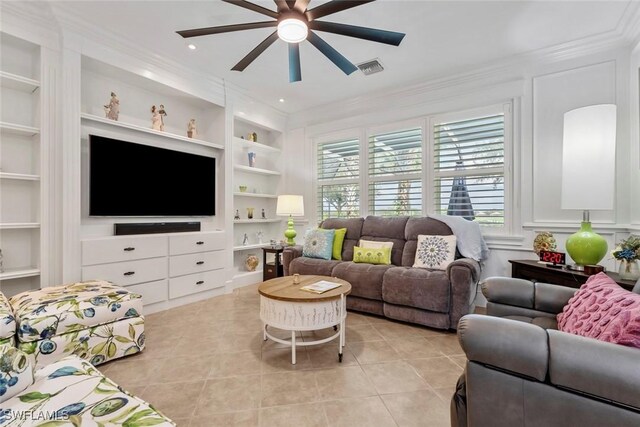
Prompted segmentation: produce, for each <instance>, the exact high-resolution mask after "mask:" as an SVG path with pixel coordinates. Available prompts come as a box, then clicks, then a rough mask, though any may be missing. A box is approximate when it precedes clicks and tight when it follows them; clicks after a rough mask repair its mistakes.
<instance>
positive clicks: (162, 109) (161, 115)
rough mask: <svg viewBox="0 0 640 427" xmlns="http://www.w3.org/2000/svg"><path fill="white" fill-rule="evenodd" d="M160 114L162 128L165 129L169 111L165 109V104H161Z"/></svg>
mask: <svg viewBox="0 0 640 427" xmlns="http://www.w3.org/2000/svg"><path fill="white" fill-rule="evenodd" d="M158 114H160V130H161V131H164V118H165V117H166V116H167V112H166V111H164V105H162V104H160V109H159V110H158Z"/></svg>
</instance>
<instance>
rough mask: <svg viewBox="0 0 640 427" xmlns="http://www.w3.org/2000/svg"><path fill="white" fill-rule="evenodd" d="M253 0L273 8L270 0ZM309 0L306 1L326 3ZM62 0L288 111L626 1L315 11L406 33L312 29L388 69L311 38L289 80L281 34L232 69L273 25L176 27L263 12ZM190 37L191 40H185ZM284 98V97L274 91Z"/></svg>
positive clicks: (425, 75)
mask: <svg viewBox="0 0 640 427" xmlns="http://www.w3.org/2000/svg"><path fill="white" fill-rule="evenodd" d="M255 2H256V3H258V4H260V5H262V6H265V7H269V8H271V9H273V10H275V4H274V3H273V2H272V1H267V0H261V1H255ZM325 2H326V1H325V0H311V3H310V7H314V6H318V5H319V4H322V3H325ZM56 3H62V4H64V3H69V4H70V5H71V10H72V11H73V12H74V13H75V14H78V15H79V16H80V17H81V18H82V19H83V20H84V21H85V22H87V23H90V24H92V25H95V26H98V27H100V28H102V29H104V30H108V31H111V32H113V33H115V34H117V35H118V36H120V37H124V38H127V39H129V40H130V41H131V42H132V43H137V44H138V45H139V46H141V47H143V48H145V49H148V50H149V51H151V52H153V53H156V54H159V55H161V56H164V57H167V58H170V59H172V60H174V61H176V62H179V63H182V64H184V65H186V66H188V67H193V68H195V69H199V70H201V71H204V72H206V73H210V74H211V75H214V76H217V77H220V78H224V79H225V80H226V81H229V82H231V83H233V84H235V85H237V86H239V87H241V88H244V89H246V90H247V91H248V93H250V94H251V95H252V96H254V97H255V98H257V99H259V100H261V101H263V102H265V103H267V104H270V105H273V106H274V107H276V108H278V109H280V110H282V111H285V112H296V111H300V110H303V109H308V108H311V107H314V106H318V105H323V104H328V103H332V102H337V101H339V100H343V99H347V98H353V97H357V96H362V95H365V94H369V93H371V92H375V91H379V90H383V89H388V88H393V87H399V86H403V85H409V84H413V83H418V82H420V81H424V80H427V79H429V78H433V77H438V76H443V75H447V74H453V73H459V72H464V71H467V70H471V69H473V67H475V66H479V65H486V64H489V63H491V62H492V61H499V60H502V59H505V58H507V57H510V56H513V55H517V54H520V53H525V52H529V51H532V50H536V49H541V48H545V47H550V46H554V45H558V44H561V43H565V42H569V41H574V40H579V39H581V38H584V37H588V36H591V35H598V34H602V33H606V32H608V31H612V30H614V29H615V28H616V27H617V25H618V24H619V22H620V20H621V19H622V17H623V16H624V14H625V13H628V10H627V8H629V7H630V3H631V2H630V1H612V0H608V1H419V0H413V1H410V0H396V1H394V0H379V1H376V2H374V3H370V4H365V5H362V6H359V7H356V8H353V9H350V10H347V11H344V12H340V13H337V14H335V15H330V16H326V17H324V18H322V20H325V21H334V22H341V23H349V24H353V25H359V26H370V27H375V28H381V29H386V30H392V31H399V32H404V33H406V34H407V36H406V37H405V39H404V40H403V42H402V44H401V45H400V46H399V47H394V46H387V45H383V44H378V43H373V42H369V41H366V40H361V39H354V38H349V37H344V36H339V35H335V34H329V33H319V34H320V35H321V36H322V37H323V38H324V39H325V40H326V41H327V42H329V43H330V44H331V45H332V46H333V47H334V48H336V49H337V50H338V51H339V52H340V53H342V54H343V55H344V56H346V57H347V58H348V59H349V60H351V62H353V63H354V64H358V63H360V62H364V61H366V60H369V59H373V58H379V59H380V61H381V62H382V64H383V65H384V66H385V68H386V69H385V71H384V72H382V73H379V74H375V75H371V76H364V75H363V74H361V73H360V72H359V71H357V72H355V73H353V74H352V75H351V76H346V75H344V74H343V73H342V72H341V71H340V70H339V69H338V68H337V67H336V66H335V65H333V63H331V62H330V61H329V60H328V59H327V58H325V57H324V56H323V55H322V54H321V53H320V52H319V51H318V50H316V49H315V48H314V47H313V46H311V45H310V44H309V43H308V42H304V43H302V44H301V48H300V52H301V61H302V82H298V83H289V79H288V77H289V76H288V56H287V47H286V43H284V42H282V41H280V40H278V41H277V42H276V43H274V44H273V45H272V46H271V47H270V48H268V49H267V50H266V51H265V52H264V53H263V54H262V55H261V56H260V57H259V58H258V59H257V60H255V61H254V62H253V63H252V64H251V65H250V66H249V67H248V68H247V69H246V70H245V71H244V72H242V73H239V72H236V71H230V69H231V67H233V66H234V65H235V64H236V63H237V62H238V61H239V60H240V59H242V58H243V57H244V56H245V55H246V54H247V53H248V52H249V51H251V49H253V48H254V47H255V46H256V45H257V44H258V43H260V42H261V41H262V40H263V39H264V38H266V37H267V36H268V35H269V34H270V33H271V32H272V31H274V29H273V28H264V29H257V30H248V31H242V32H235V33H227V34H218V35H212V36H204V37H198V38H192V39H189V40H185V39H183V38H182V37H180V36H179V35H177V34H176V33H175V31H176V30H184V29H191V28H200V27H209V26H217V25H228V24H236V23H244V22H254V21H266V20H270V18H269V17H267V16H264V15H261V14H258V13H255V12H252V11H249V10H245V9H242V8H240V7H237V6H234V5H231V4H227V3H222V2H220V1H217V0H209V1H155V2H150V1H85V2H64V1H63V2H56ZM189 43H194V44H195V45H196V46H197V50H195V51H192V50H189V49H187V47H186V46H187V44H189ZM280 98H284V99H285V100H286V101H285V103H280V102H278V100H279V99H280Z"/></svg>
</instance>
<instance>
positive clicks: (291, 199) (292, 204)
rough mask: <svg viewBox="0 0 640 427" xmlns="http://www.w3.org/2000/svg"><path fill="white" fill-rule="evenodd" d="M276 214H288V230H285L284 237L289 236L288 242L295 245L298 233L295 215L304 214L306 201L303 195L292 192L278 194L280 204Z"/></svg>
mask: <svg viewBox="0 0 640 427" xmlns="http://www.w3.org/2000/svg"><path fill="white" fill-rule="evenodd" d="M276 215H278V216H288V217H289V221H288V222H287V230H286V231H285V232H284V237H286V238H287V244H288V245H290V246H293V245H295V244H296V242H295V240H294V239H295V237H296V235H297V234H298V233H296V230H294V229H293V217H294V216H304V201H303V199H302V196H296V195H292V194H284V195H282V196H278V205H277V206H276Z"/></svg>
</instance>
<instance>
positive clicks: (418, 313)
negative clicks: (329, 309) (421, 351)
mask: <svg viewBox="0 0 640 427" xmlns="http://www.w3.org/2000/svg"><path fill="white" fill-rule="evenodd" d="M321 227H322V228H325V229H336V228H346V229H347V234H346V236H345V241H344V245H343V247H342V260H341V261H337V260H322V259H315V258H307V257H303V256H302V246H291V247H286V248H285V250H284V253H283V266H284V274H285V275H291V274H295V273H298V274H316V275H323V276H331V277H338V278H340V279H344V280H346V281H348V282H349V283H351V286H352V288H351V294H350V295H349V297H348V298H347V308H348V309H351V310H356V311H362V312H366V313H373V314H377V315H380V316H386V317H389V318H392V319H396V320H402V321H405V322H411V323H418V324H421V325H425V326H430V327H434V328H440V329H449V328H452V329H455V328H456V327H457V325H458V320H460V318H461V317H462V316H464V315H465V314H467V313H470V312H472V311H473V308H474V303H473V301H474V299H475V297H476V291H477V283H478V279H479V277H480V265H479V264H478V262H476V261H474V260H472V259H469V258H458V259H456V260H455V261H454V262H453V263H452V264H450V265H449V267H448V268H447V270H446V271H441V270H428V269H422V268H413V267H412V265H413V262H414V259H415V255H416V248H417V239H418V235H420V234H426V235H451V234H453V233H452V232H451V229H450V228H449V227H448V226H447V225H445V224H444V223H442V222H440V221H437V220H435V219H432V218H423V217H420V218H414V217H406V216H403V217H376V216H368V217H367V218H366V219H364V218H349V219H337V218H335V219H327V220H325V221H324V222H323V223H322V224H321ZM360 239H365V240H374V241H385V242H386V241H389V242H393V248H392V251H391V263H392V265H371V264H361V263H354V262H352V260H353V248H354V246H356V245H357V244H358V242H359V240H360Z"/></svg>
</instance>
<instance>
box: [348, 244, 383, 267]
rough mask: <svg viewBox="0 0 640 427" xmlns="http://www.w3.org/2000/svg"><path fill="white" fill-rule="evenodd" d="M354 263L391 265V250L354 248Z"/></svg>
mask: <svg viewBox="0 0 640 427" xmlns="http://www.w3.org/2000/svg"><path fill="white" fill-rule="evenodd" d="M353 262H356V263H367V264H379V265H390V264H391V248H377V249H374V248H361V247H358V246H356V247H354V248H353Z"/></svg>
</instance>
